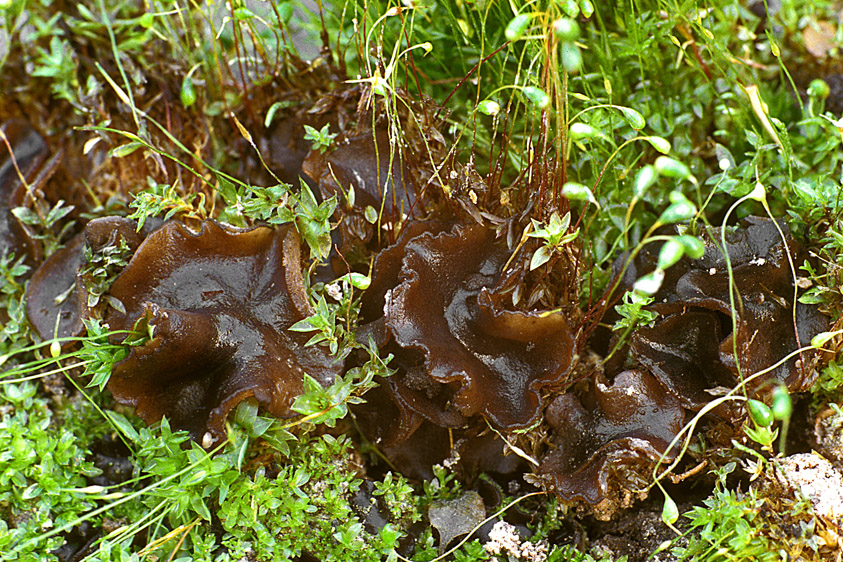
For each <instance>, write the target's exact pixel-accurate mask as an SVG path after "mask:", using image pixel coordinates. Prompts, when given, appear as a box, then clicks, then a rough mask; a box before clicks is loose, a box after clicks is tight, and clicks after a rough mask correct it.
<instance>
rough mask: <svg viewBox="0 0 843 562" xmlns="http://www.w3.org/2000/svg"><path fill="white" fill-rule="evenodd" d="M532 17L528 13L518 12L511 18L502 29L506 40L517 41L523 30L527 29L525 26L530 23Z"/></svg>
mask: <svg viewBox="0 0 843 562" xmlns="http://www.w3.org/2000/svg"><path fill="white" fill-rule="evenodd" d="M532 17H533V16H532V15H530V14H518V15H517V16H515V17H514V18H512V19H511V20H510V21H509V24H508V25H507V26H506V30H505V31H504V35H506V39H507V41H518V40H519V39H521V37H522V36H523V35H524V32H525V31H527V26H529V25H530V20H531V19H532Z"/></svg>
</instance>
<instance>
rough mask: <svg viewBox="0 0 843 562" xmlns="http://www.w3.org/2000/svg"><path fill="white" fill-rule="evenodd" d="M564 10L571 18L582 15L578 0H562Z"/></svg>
mask: <svg viewBox="0 0 843 562" xmlns="http://www.w3.org/2000/svg"><path fill="white" fill-rule="evenodd" d="M561 7H562V11H563V12H565V14H567V15H568V17H569V18H575V17H577V16H579V15H580V6H579V4H577V0H562V5H561Z"/></svg>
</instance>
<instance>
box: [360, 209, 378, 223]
mask: <svg viewBox="0 0 843 562" xmlns="http://www.w3.org/2000/svg"><path fill="white" fill-rule="evenodd" d="M363 216H365V217H366V221H367V222H368V223H369V224H375V223H376V222H378V212H377V211H376V210H375V208H374V207H372V206H371V205H366V208H365V209H364V210H363Z"/></svg>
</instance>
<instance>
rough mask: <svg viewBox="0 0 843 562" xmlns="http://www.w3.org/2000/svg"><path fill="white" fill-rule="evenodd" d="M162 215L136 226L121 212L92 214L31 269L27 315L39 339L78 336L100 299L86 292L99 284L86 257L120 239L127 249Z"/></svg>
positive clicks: (113, 244) (134, 245) (132, 247)
mask: <svg viewBox="0 0 843 562" xmlns="http://www.w3.org/2000/svg"><path fill="white" fill-rule="evenodd" d="M160 224H161V221H160V220H158V219H153V220H151V221H149V222H148V223H147V224H145V225H144V227H143V228H142V229H141V230H140V231H138V229H137V223H136V222H135V221H133V220H130V219H126V218H123V217H102V218H98V219H93V220H91V221H90V222H88V224H86V225H85V229H84V230H83V231H82V232H81V233H79V234H77V235H76V236H74V237H73V238H72V239H71V240H70V242H68V243H67V244H66V245H65V246H64V247H63V248H62V249H60V250H58V251H56V252H55V253H53V255H51V256H50V257H49V258H47V259H46V260H45V261H44V263H43V264H41V266H40V267H39V268H38V269H37V270H36V271H35V273H34V274H33V275H32V279H31V280H30V283H29V285H28V286H27V289H26V315H27V318H28V319H29V323H30V324H31V325H32V327H33V328H34V329H35V331H36V332H37V333H38V335H39V336H40V337H41V338H43V339H50V338H53V337H58V338H66V337H71V336H78V335H80V334H82V332H83V330H84V325H83V320H85V319H87V318H89V317H90V316H91V313H92V311H93V309H94V308H95V307H96V306H97V305H98V304H99V301H98V300H96V299H93V298H92V297H91V296H88V295H89V293H92V292H93V291H96V290H98V289H99V288H98V287H95V286H94V284H95V283H94V279H91V277H92V274H91V273H90V272H89V271H88V269H87V267H86V266H87V265H88V263H89V258H90V257H91V256H93V255H94V254H96V253H97V252H99V251H101V250H103V249H104V248H107V247H112V248H114V247H118V246H119V245H120V244H123V248H124V249H125V252H126V253H128V254H129V255H131V254H132V253H134V252H135V251H136V250H137V249H138V247H139V246H140V244H141V242H142V241H143V239H144V238H145V237H146V236H147V235H148V234H149V233H150V232H151V231H153V230H155V228H157V227H158V226H160Z"/></svg>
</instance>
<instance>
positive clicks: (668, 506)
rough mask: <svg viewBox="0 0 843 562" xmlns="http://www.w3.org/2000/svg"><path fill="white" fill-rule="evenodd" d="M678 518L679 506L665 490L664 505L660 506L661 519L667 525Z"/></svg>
mask: <svg viewBox="0 0 843 562" xmlns="http://www.w3.org/2000/svg"><path fill="white" fill-rule="evenodd" d="M678 520H679V508H678V507H677V506H676V502H675V501H673V498H671V497H670V496H669V495H667V492H665V493H664V505H663V506H662V521H664V522H665V523H667V524H668V525H673V524H674V523H676V521H678Z"/></svg>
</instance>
